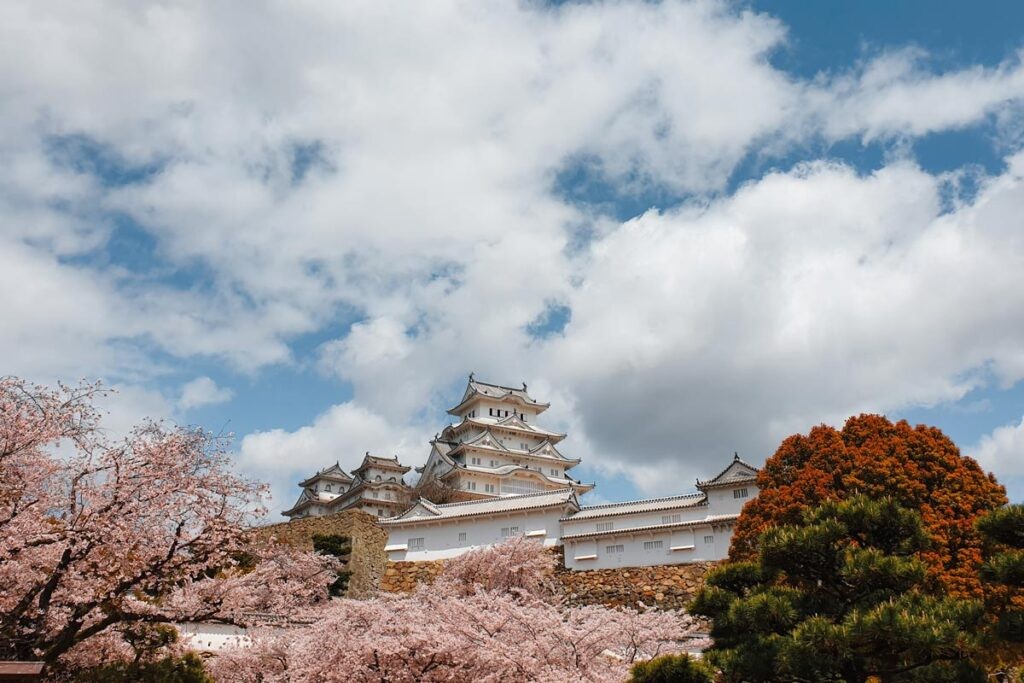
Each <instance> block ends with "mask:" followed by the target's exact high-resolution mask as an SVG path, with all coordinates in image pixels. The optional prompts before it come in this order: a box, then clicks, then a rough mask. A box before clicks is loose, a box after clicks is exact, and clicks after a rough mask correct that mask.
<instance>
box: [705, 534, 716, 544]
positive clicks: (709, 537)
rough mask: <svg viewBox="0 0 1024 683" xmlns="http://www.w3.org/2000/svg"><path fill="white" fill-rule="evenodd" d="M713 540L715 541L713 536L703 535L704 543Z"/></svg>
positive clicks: (710, 542) (709, 542)
mask: <svg viewBox="0 0 1024 683" xmlns="http://www.w3.org/2000/svg"><path fill="white" fill-rule="evenodd" d="M714 542H715V537H714V536H705V537H704V545H711V544H712V543H714Z"/></svg>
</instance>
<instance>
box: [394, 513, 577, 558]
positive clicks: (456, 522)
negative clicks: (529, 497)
mask: <svg viewBox="0 0 1024 683" xmlns="http://www.w3.org/2000/svg"><path fill="white" fill-rule="evenodd" d="M565 513H566V510H565V509H564V508H550V509H547V510H523V511H520V512H511V513H500V514H497V515H481V516H479V517H467V518H464V519H452V520H446V521H443V522H427V523H423V522H420V523H415V524H402V525H400V526H399V525H390V524H389V525H387V526H386V528H387V529H388V546H393V545H406V544H407V543H408V541H409V539H410V538H423V545H424V549H423V550H419V551H408V550H389V551H388V559H389V560H392V561H396V562H397V561H403V560H405V561H417V562H419V561H423V560H442V559H447V558H449V557H456V556H457V555H461V554H462V553H464V552H467V551H469V550H472V549H473V548H478V547H481V546H487V545H493V544H495V543H500V542H501V541H502V540H504V539H503V538H502V536H501V530H502V528H503V527H513V526H518V527H519V533H520V534H529V533H530V532H533V531H544V535H543V536H536V537H533V536H531V538H537V539H539V540H543V542H544V545H546V546H553V545H557V544H558V539H559V537H560V532H559V526H558V520H559V518H560V517H563V516H564V515H565ZM460 533H465V534H466V540H465V541H461V542H460V541H459V534H460Z"/></svg>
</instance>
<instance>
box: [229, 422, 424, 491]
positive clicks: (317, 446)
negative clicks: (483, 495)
mask: <svg viewBox="0 0 1024 683" xmlns="http://www.w3.org/2000/svg"><path fill="white" fill-rule="evenodd" d="M424 443H426V434H425V433H422V432H419V431H416V430H415V429H411V428H409V427H406V426H404V425H401V424H398V425H395V424H391V423H390V422H389V421H388V420H387V419H386V418H385V417H383V416H381V415H379V414H376V413H373V412H371V411H369V410H367V409H366V408H364V407H362V406H359V405H356V404H354V403H342V404H339V405H336V406H333V407H331V408H330V409H329V410H327V411H326V412H324V413H323V414H321V415H319V416H317V418H316V419H315V420H314V421H313V422H312V424H310V425H308V426H305V427H301V428H299V429H297V430H295V431H285V430H282V429H272V430H268V431H261V432H255V433H253V434H248V435H246V436H245V437H244V438H243V439H242V441H241V443H240V444H239V465H240V466H241V467H242V468H244V469H246V470H247V471H249V472H252V473H254V474H256V475H259V476H262V477H264V478H265V480H268V481H271V482H272V495H273V502H272V509H273V510H274V511H280V510H282V509H286V508H287V507H288V504H290V502H291V500H290V499H291V498H293V497H295V496H297V495H298V492H297V489H296V488H295V487H294V482H295V481H297V480H299V479H302V478H305V477H307V476H309V475H310V474H312V473H313V472H315V471H317V470H319V469H322V468H323V467H326V466H327V465H329V464H331V463H334V462H337V463H339V464H340V465H341V466H342V468H343V469H345V470H352V469H354V468H356V467H358V466H359V464H360V463H361V462H362V459H363V453H364V452H366V451H369V452H371V453H373V454H375V455H387V456H390V455H398V456H399V459H400V460H401V461H403V463H405V464H413V465H418V464H421V462H420V461H421V458H422V452H423V446H422V444H424Z"/></svg>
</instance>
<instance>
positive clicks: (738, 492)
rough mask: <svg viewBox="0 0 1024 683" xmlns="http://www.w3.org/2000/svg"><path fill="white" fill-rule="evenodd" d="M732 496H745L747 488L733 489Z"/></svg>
mask: <svg viewBox="0 0 1024 683" xmlns="http://www.w3.org/2000/svg"><path fill="white" fill-rule="evenodd" d="M732 497H733V498H746V497H747V490H746V489H733V492H732Z"/></svg>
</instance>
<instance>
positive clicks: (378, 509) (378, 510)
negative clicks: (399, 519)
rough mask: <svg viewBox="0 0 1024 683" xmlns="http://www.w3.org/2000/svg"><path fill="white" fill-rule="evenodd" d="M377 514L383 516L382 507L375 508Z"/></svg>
mask: <svg viewBox="0 0 1024 683" xmlns="http://www.w3.org/2000/svg"><path fill="white" fill-rule="evenodd" d="M377 516H378V517H383V516H384V511H383V510H382V509H380V508H377Z"/></svg>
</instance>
